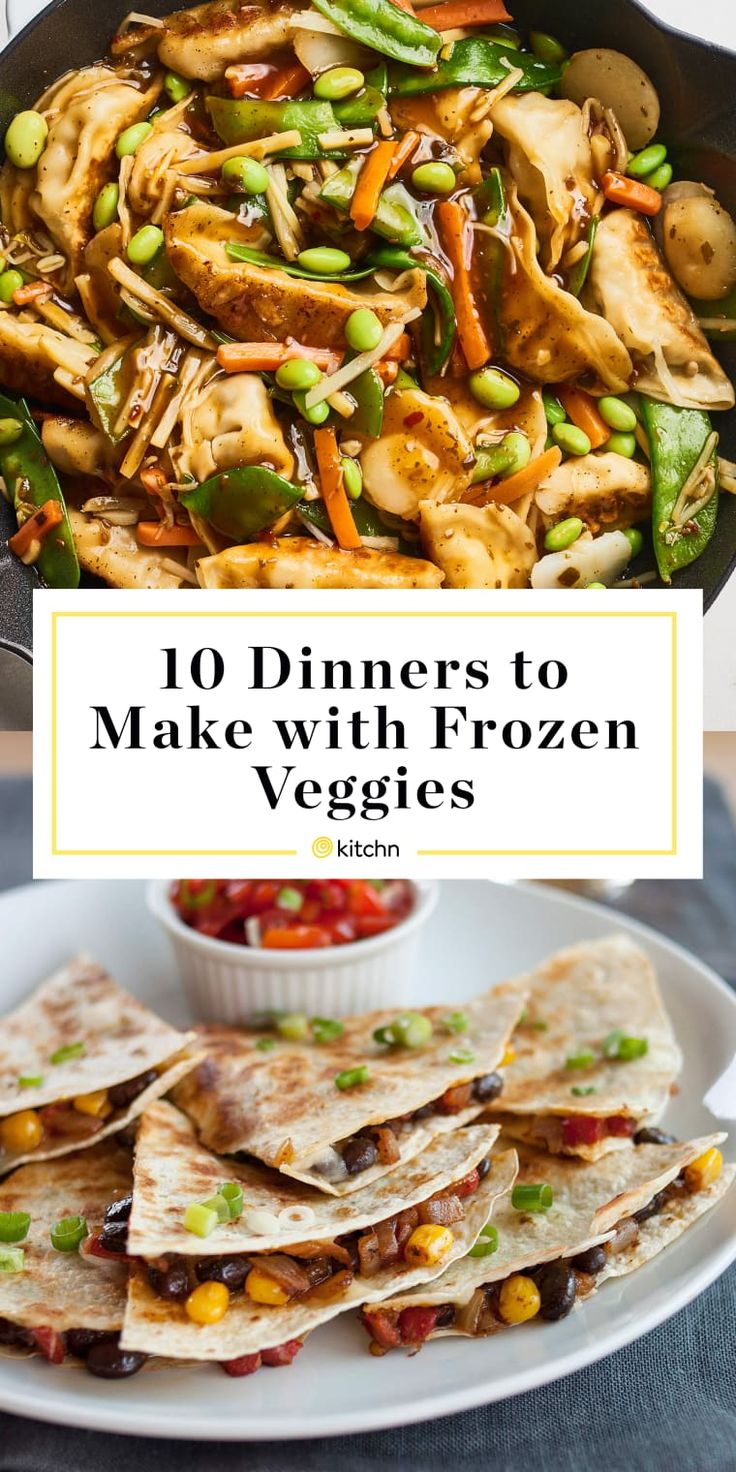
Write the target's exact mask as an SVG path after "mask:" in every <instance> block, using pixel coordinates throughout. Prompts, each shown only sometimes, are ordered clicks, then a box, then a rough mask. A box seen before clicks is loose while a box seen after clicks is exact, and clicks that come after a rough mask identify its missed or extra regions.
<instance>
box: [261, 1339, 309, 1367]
mask: <svg viewBox="0 0 736 1472" xmlns="http://www.w3.org/2000/svg"><path fill="white" fill-rule="evenodd" d="M303 1348H304V1340H303V1339H287V1340H286V1342H285V1343H284V1344H277V1345H276V1348H275V1349H264V1350H262V1351H261V1359H262V1360H263V1363H264V1365H270V1366H271V1368H272V1369H277V1368H278V1366H279V1365H290V1364H291V1362H292V1360H295V1359H296V1357H297V1355H298V1353H299V1350H300V1349H303Z"/></svg>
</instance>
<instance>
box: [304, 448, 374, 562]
mask: <svg viewBox="0 0 736 1472" xmlns="http://www.w3.org/2000/svg"><path fill="white" fill-rule="evenodd" d="M314 453H315V455H316V456H317V469H318V470H319V483H320V487H321V490H322V498H323V500H324V503H325V506H326V507H327V515H328V516H329V518H330V523H331V526H332V530H333V532H334V533H335V536H336V538H337V541H338V542H339V544H340V546H341V547H342V548H343V550H344V551H355V550H356V549H357V548H358V547H362V545H363V543H362V542H361V540H360V537H359V535H358V529H357V527H356V525H355V522H354V520H353V513H352V511H351V510H350V502H349V501H348V498H347V495H346V494H345V485H344V483H343V475H342V466H341V464H340V453H339V451H338V448H337V436H336V434H335V431H334V429H329V428H325V429H315V431H314Z"/></svg>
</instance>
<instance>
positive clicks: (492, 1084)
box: [473, 1073, 503, 1104]
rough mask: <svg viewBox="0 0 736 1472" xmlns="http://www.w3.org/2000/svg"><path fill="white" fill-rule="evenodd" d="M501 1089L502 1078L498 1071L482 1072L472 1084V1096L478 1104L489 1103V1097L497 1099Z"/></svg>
mask: <svg viewBox="0 0 736 1472" xmlns="http://www.w3.org/2000/svg"><path fill="white" fill-rule="evenodd" d="M502 1090H503V1079H502V1077H501V1075H500V1073H484V1074H483V1076H482V1078H477V1079H476V1080H475V1083H474V1084H473V1098H475V1099H477V1100H478V1103H479V1104H489V1103H490V1101H491V1099H497V1098H498V1096H499V1094H500V1093H501V1092H502Z"/></svg>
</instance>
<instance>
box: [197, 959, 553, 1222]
mask: <svg viewBox="0 0 736 1472" xmlns="http://www.w3.org/2000/svg"><path fill="white" fill-rule="evenodd" d="M524 1000H525V997H524V992H523V988H520V987H499V988H497V989H496V990H495V991H489V992H485V993H484V994H483V995H482V996H480V997H475V998H474V999H473V1001H471V1002H467V1003H465V1004H463V1005H462V1010H461V1011H457V1010H453V1008H451V1007H425V1008H422V1009H421V1011H419V1012H412V1013H408V1014H404V1015H403V1016H401V1017H398V1018H397V1017H396V1015H395V1014H392V1013H390V1012H369V1013H367V1014H364V1015H363V1016H359V1017H347V1018H345V1019H343V1020H342V1022H340V1023H335V1022H332V1021H329V1020H328V1021H329V1027H330V1029H332V1032H331V1040H330V1041H318V1040H317V1034H314V1036H313V1038H311V1039H309V1040H307V1041H296V1042H295V1041H289V1040H287V1039H284V1038H282V1037H280V1036H278V1035H276V1036H273V1035H272V1036H270V1037H266V1038H264V1037H259V1036H258V1035H257V1034H255V1033H254V1032H252V1031H245V1030H240V1031H236V1030H234V1029H231V1028H218V1027H210V1028H201V1029H200V1030H199V1032H198V1041H199V1043H200V1044H201V1045H202V1047H203V1048H204V1050H205V1051H206V1057H205V1058H204V1060H203V1061H202V1062H201V1063H200V1064H199V1065H198V1067H197V1068H196V1069H194V1070H193V1071H192V1073H191V1075H190V1076H189V1077H187V1078H186V1079H184V1080H183V1081H182V1082H181V1083H180V1084H179V1085H178V1086H177V1088H176V1090H175V1091H174V1099H175V1101H176V1103H177V1104H179V1105H180V1106H181V1108H182V1109H185V1110H186V1112H187V1113H188V1114H189V1115H190V1116H191V1118H192V1119H193V1120H194V1122H195V1124H196V1126H197V1130H198V1132H199V1136H200V1139H201V1140H202V1141H203V1143H204V1144H205V1145H207V1146H208V1147H209V1148H210V1149H211V1150H216V1151H217V1152H218V1154H221V1155H232V1154H236V1153H237V1152H239V1151H245V1152H247V1153H248V1154H251V1155H255V1156H257V1157H258V1159H259V1160H262V1161H264V1162H265V1163H266V1164H267V1165H271V1166H274V1167H275V1168H276V1169H277V1170H279V1171H282V1172H283V1173H284V1175H288V1176H293V1177H294V1179H295V1180H298V1181H303V1182H305V1184H307V1185H311V1186H317V1187H318V1189H319V1190H321V1191H325V1192H328V1193H329V1194H330V1195H332V1196H344V1195H346V1194H348V1193H349V1192H352V1191H358V1190H360V1189H362V1187H363V1186H365V1185H367V1184H368V1183H369V1182H371V1181H375V1180H378V1179H379V1178H380V1177H381V1176H383V1175H385V1174H386V1173H387V1172H389V1171H391V1170H393V1169H394V1168H395V1167H396V1166H398V1165H399V1164H400V1163H403V1162H404V1161H407V1160H410V1159H411V1158H412V1157H413V1156H415V1155H418V1154H420V1152H421V1151H422V1150H424V1149H426V1147H427V1145H428V1144H429V1143H430V1141H431V1140H433V1139H434V1138H435V1136H436V1135H440V1134H444V1133H446V1132H447V1131H449V1130H456V1129H457V1128H458V1127H459V1126H461V1125H463V1124H468V1123H469V1122H470V1120H472V1119H475V1118H476V1117H477V1116H478V1115H479V1114H480V1113H481V1111H482V1109H483V1108H484V1107H485V1105H487V1104H488V1103H489V1102H490V1100H492V1099H495V1098H497V1097H498V1095H499V1094H500V1093H501V1090H502V1088H503V1078H502V1077H501V1075H500V1074H499V1073H498V1072H497V1069H498V1066H499V1064H500V1063H501V1061H502V1059H503V1057H504V1053H505V1049H506V1043H507V1039H508V1038H509V1036H510V1034H511V1031H512V1029H513V1027H514V1025H515V1023H516V1022H517V1021H518V1018H519V1017H520V1015H521V1012H522V1008H523V1006H524ZM317 1021H319V1022H322V1023H323V1024H324V1026H323V1029H322V1031H321V1036H322V1037H323V1038H324V1027H326V1026H327V1023H326V1022H325V1019H315V1022H317ZM337 1029H339V1032H337V1031H336V1030H337ZM399 1037H400V1038H401V1039H402V1040H403V1041H402V1042H398V1041H397V1040H398V1038H399ZM264 1045H265V1047H264Z"/></svg>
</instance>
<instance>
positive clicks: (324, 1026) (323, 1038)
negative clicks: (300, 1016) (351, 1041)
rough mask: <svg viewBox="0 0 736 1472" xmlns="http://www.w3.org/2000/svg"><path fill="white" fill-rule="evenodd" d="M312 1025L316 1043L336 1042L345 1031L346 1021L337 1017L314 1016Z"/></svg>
mask: <svg viewBox="0 0 736 1472" xmlns="http://www.w3.org/2000/svg"><path fill="white" fill-rule="evenodd" d="M310 1026H311V1029H312V1037H313V1038H314V1041H315V1043H334V1041H335V1039H336V1038H339V1037H342V1034H343V1033H344V1031H345V1024H344V1022H339V1021H338V1019H337V1018H336V1017H313V1018H312V1021H311V1023H310Z"/></svg>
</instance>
